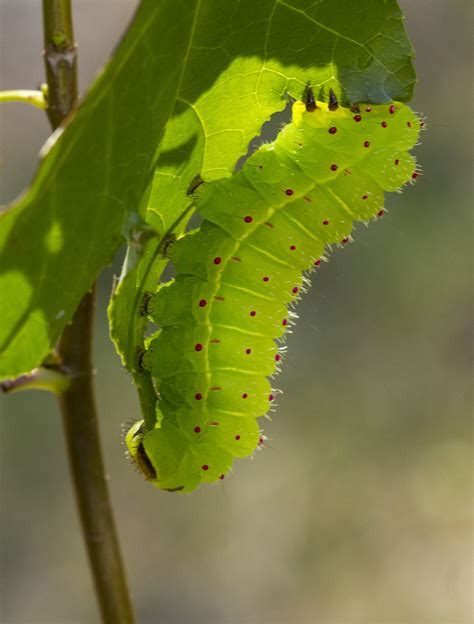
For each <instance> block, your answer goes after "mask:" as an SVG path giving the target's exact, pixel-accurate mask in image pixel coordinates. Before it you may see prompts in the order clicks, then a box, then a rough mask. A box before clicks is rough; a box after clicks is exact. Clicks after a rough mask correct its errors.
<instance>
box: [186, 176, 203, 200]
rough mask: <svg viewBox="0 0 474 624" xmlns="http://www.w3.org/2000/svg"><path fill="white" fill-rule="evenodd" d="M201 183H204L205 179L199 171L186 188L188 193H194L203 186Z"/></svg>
mask: <svg viewBox="0 0 474 624" xmlns="http://www.w3.org/2000/svg"><path fill="white" fill-rule="evenodd" d="M201 184H204V180H203V179H202V178H201V174H200V173H198V174H196V175H195V176H194V178H193V179H192V180H191V182H190V183H189V186H188V188H187V189H186V195H192V194H193V193H194V191H195V190H196V189H198V188H199V187H200V186H201Z"/></svg>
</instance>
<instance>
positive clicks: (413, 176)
mask: <svg viewBox="0 0 474 624" xmlns="http://www.w3.org/2000/svg"><path fill="white" fill-rule="evenodd" d="M417 177H418V171H414V172H413V173H412V174H411V179H412V180H416V179H417Z"/></svg>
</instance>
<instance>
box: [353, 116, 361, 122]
mask: <svg viewBox="0 0 474 624" xmlns="http://www.w3.org/2000/svg"><path fill="white" fill-rule="evenodd" d="M352 119H353V120H354V121H355V122H356V123H359V121H362V116H361V115H354V117H353V118H352Z"/></svg>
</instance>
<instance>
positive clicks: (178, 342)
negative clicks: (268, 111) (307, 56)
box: [126, 89, 423, 492]
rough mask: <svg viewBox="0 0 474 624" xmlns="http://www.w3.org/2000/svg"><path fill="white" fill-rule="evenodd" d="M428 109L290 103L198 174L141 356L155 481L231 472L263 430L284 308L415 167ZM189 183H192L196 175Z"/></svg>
mask: <svg viewBox="0 0 474 624" xmlns="http://www.w3.org/2000/svg"><path fill="white" fill-rule="evenodd" d="M422 124H423V122H421V121H420V119H419V118H418V117H417V116H416V114H415V113H414V112H413V111H412V110H411V109H410V108H409V107H408V106H406V105H405V104H402V103H399V102H392V103H389V104H383V105H371V104H359V105H357V106H352V107H351V108H343V107H341V106H339V105H338V103H337V101H336V99H335V97H334V95H333V94H331V98H330V101H329V104H328V103H323V102H319V101H315V99H314V97H313V95H312V91H311V89H307V92H306V96H305V102H296V103H295V104H294V105H293V119H292V122H291V123H290V124H288V125H287V126H286V127H285V128H284V129H283V130H282V131H281V132H280V134H279V135H278V137H277V139H276V140H275V141H274V142H273V143H271V144H268V145H263V146H262V147H261V148H260V149H259V150H258V151H256V152H255V153H254V154H253V155H252V156H251V157H250V158H249V159H248V160H247V162H246V163H245V165H244V166H243V168H242V170H241V171H239V172H238V173H236V174H235V175H233V176H232V178H228V179H223V180H218V181H216V182H212V183H209V184H207V185H203V186H201V187H200V188H199V193H196V194H198V195H199V196H198V198H197V201H196V209H197V212H198V213H199V214H200V215H201V216H202V217H203V219H204V221H203V223H202V225H201V227H200V228H199V229H198V230H197V231H195V232H192V233H190V234H188V235H186V236H184V237H183V238H182V239H181V240H179V241H178V242H177V243H175V244H174V245H173V246H172V249H171V260H172V262H173V264H174V267H175V269H176V279H175V280H172V281H170V282H168V283H166V284H163V285H161V286H160V288H159V289H158V292H157V294H156V295H155V297H154V298H153V300H152V302H151V303H152V305H151V308H149V309H150V315H151V318H152V320H153V321H154V322H155V323H156V324H157V325H158V326H159V328H160V329H159V331H158V332H157V333H156V334H155V335H154V336H153V337H152V339H151V340H150V341H149V349H148V351H147V352H146V358H145V360H146V365H147V366H148V367H149V369H150V371H151V375H152V377H153V380H154V383H155V387H156V390H157V393H158V397H159V398H158V401H157V420H156V425H155V427H154V428H153V429H152V430H148V431H147V430H146V429H145V425H144V423H143V421H141V422H137V423H135V424H134V425H133V426H132V427H131V429H130V430H129V432H128V433H127V436H126V443H127V446H128V450H129V453H130V455H131V457H132V459H133V460H134V461H135V462H136V463H137V465H138V466H139V467H140V469H141V471H142V472H143V474H144V476H145V478H146V479H147V480H149V481H151V482H152V483H154V484H155V485H156V486H157V487H159V488H162V489H165V490H170V491H181V492H189V491H191V490H193V489H194V488H196V487H197V486H198V485H199V484H200V483H201V482H206V483H209V482H212V481H216V480H219V479H224V477H225V476H226V475H227V474H228V472H229V470H230V469H231V466H232V463H233V460H234V458H235V457H244V456H247V455H250V454H252V453H253V452H254V451H255V450H256V449H257V448H258V446H259V445H261V444H262V441H263V440H264V438H263V436H262V433H261V431H260V427H259V424H258V422H257V418H259V417H261V416H264V415H265V414H266V413H267V411H268V409H269V408H270V406H271V402H272V401H273V399H274V394H275V391H274V390H272V387H271V385H270V382H269V381H268V379H267V378H268V377H269V376H271V375H273V374H275V372H276V371H278V368H279V364H280V361H281V357H282V356H281V353H280V350H279V348H278V346H277V344H276V343H275V340H280V339H281V338H282V337H283V335H284V333H285V331H286V330H287V329H288V326H289V325H291V324H292V313H291V312H290V311H289V307H291V306H292V305H293V304H294V303H295V302H296V301H297V299H298V298H299V296H300V294H301V293H302V292H303V291H304V289H305V284H306V283H307V279H308V278H307V277H306V276H305V274H307V273H308V272H310V271H311V270H313V269H314V268H315V267H317V266H318V265H319V263H320V261H321V259H322V258H323V256H324V252H325V249H326V247H327V246H328V245H331V244H335V243H336V244H341V245H344V244H345V243H347V242H348V241H349V240H350V235H351V230H352V227H353V225H354V222H356V221H365V222H367V221H369V220H370V219H372V218H376V217H377V216H381V215H382V214H383V205H384V191H396V190H398V189H399V188H400V187H402V186H403V185H404V184H405V183H406V182H408V181H412V180H414V179H415V178H416V177H417V175H418V172H417V170H416V164H415V159H414V157H413V156H412V155H411V154H409V153H408V150H410V149H411V148H412V147H413V146H414V145H415V144H416V143H417V140H418V135H419V130H420V127H422ZM193 191H194V188H193Z"/></svg>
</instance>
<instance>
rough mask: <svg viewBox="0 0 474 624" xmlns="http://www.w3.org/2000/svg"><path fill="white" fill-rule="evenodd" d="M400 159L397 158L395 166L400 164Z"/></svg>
mask: <svg viewBox="0 0 474 624" xmlns="http://www.w3.org/2000/svg"><path fill="white" fill-rule="evenodd" d="M399 164H400V161H399V160H398V158H396V159H395V166H397V165H399Z"/></svg>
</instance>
